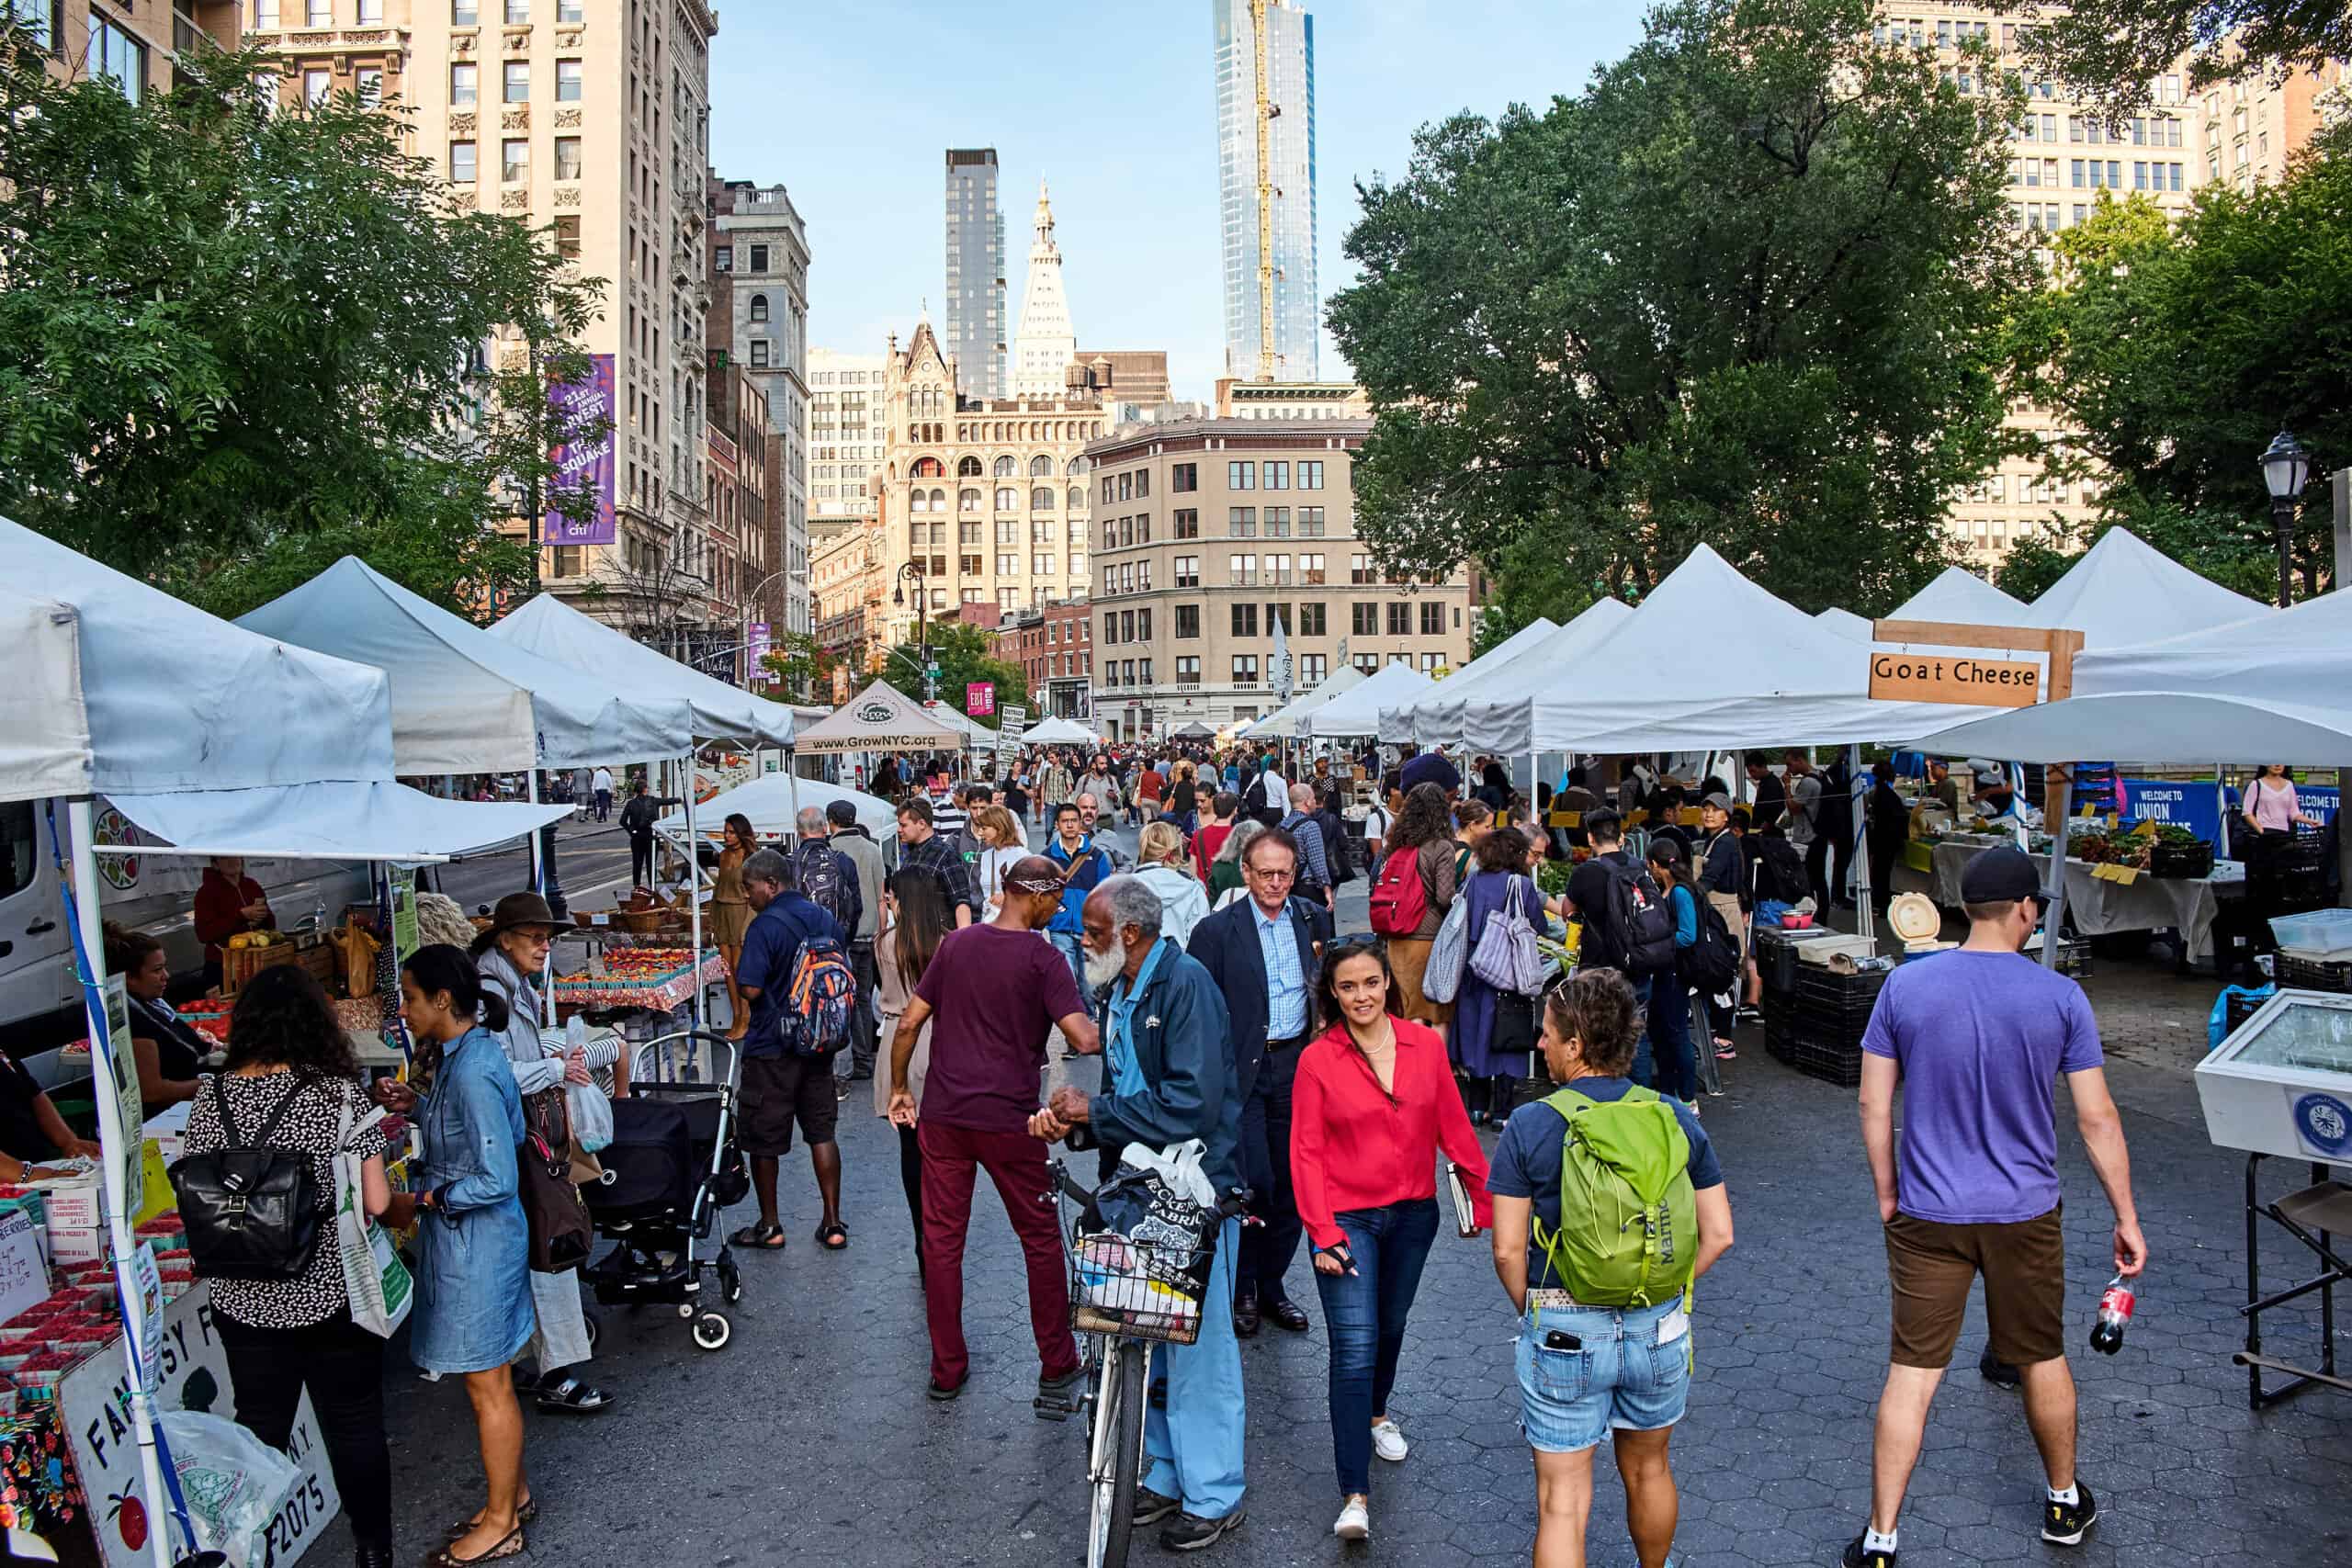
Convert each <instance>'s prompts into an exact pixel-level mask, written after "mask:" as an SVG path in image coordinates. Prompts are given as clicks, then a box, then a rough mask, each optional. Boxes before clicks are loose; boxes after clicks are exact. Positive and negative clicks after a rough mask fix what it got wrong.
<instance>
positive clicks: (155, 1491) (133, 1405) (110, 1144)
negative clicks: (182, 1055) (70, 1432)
mask: <svg viewBox="0 0 2352 1568" xmlns="http://www.w3.org/2000/svg"><path fill="white" fill-rule="evenodd" d="M65 813H66V816H65V821H66V833H67V835H68V836H69V838H70V839H71V840H72V844H73V854H74V924H75V927H76V935H77V936H78V937H79V939H80V945H81V949H82V953H83V957H84V962H85V964H87V965H88V969H89V984H88V985H87V986H85V987H84V988H83V993H82V994H83V997H84V998H85V1011H86V1012H87V1013H88V1015H89V1021H90V1072H91V1083H90V1087H91V1089H92V1090H93V1093H92V1095H91V1098H92V1099H94V1100H96V1101H97V1102H98V1142H99V1144H100V1145H103V1149H104V1152H103V1153H102V1154H101V1156H99V1175H100V1176H101V1178H102V1179H103V1180H104V1183H105V1191H106V1198H107V1231H108V1233H109V1235H108V1240H109V1242H110V1244H111V1247H112V1250H113V1253H114V1275H115V1288H116V1290H117V1292H119V1294H120V1295H121V1297H122V1316H123V1322H124V1325H125V1326H126V1327H127V1328H128V1329H129V1332H127V1333H125V1334H124V1335H123V1338H122V1356H123V1360H124V1361H125V1363H126V1364H127V1365H128V1366H129V1368H130V1377H129V1380H128V1386H129V1389H130V1424H131V1429H132V1431H133V1432H134V1433H135V1434H136V1435H137V1437H138V1439H139V1481H140V1484H141V1486H142V1487H143V1488H144V1489H145V1491H146V1494H147V1506H148V1511H149V1514H150V1516H151V1517H153V1520H154V1526H153V1530H152V1531H151V1532H150V1534H149V1536H148V1541H149V1543H150V1545H151V1546H152V1548H153V1557H154V1562H155V1568H170V1564H171V1562H172V1551H171V1535H172V1529H171V1519H172V1517H173V1512H172V1506H171V1495H170V1494H168V1493H166V1492H165V1491H164V1468H163V1462H162V1461H161V1459H160V1458H159V1457H158V1455H157V1453H156V1450H155V1403H154V1395H153V1392H152V1391H151V1390H149V1388H148V1387H147V1382H146V1375H145V1373H144V1371H142V1370H141V1367H140V1364H139V1341H140V1340H141V1338H143V1337H145V1336H146V1335H148V1334H149V1333H151V1332H161V1330H160V1327H157V1326H154V1325H149V1324H148V1323H147V1321H146V1319H145V1316H144V1314H143V1313H142V1311H141V1303H140V1296H139V1291H138V1289H137V1287H136V1286H134V1285H133V1284H132V1283H131V1278H130V1258H131V1255H132V1253H133V1252H134V1251H135V1250H136V1249H137V1247H138V1242H137V1239H136V1238H135V1237H134V1236H133V1235H131V1230H130V1213H128V1211H127V1209H126V1208H125V1200H126V1199H127V1198H128V1197H129V1194H128V1193H127V1192H126V1191H125V1190H124V1188H123V1177H122V1172H123V1160H124V1154H125V1151H126V1150H128V1149H130V1147H132V1146H133V1145H132V1143H131V1140H132V1139H134V1138H142V1137H143V1135H144V1133H143V1129H141V1128H138V1127H125V1126H124V1125H123V1124H122V1107H121V1103H120V1102H119V1100H117V1098H116V1096H115V1093H114V1085H113V1083H112V1082H111V1081H109V1080H110V1079H111V1078H112V1077H113V1072H112V1068H111V1066H110V1065H109V1058H110V1057H111V1055H112V1049H111V1045H110V1043H109V1042H110V1041H111V1039H112V1036H111V1035H110V1033H109V1032H108V1031H107V1016H106V1003H105V984H106V960H105V953H106V928H105V923H104V919H103V917H102V916H101V915H100V913H99V910H98V857H97V854H96V852H95V851H94V850H93V849H92V847H91V846H92V844H93V842H94V840H93V839H92V836H91V823H90V815H91V814H90V797H89V796H88V795H82V796H79V797H78V798H76V799H74V800H73V801H71V802H69V803H68V804H67V806H66V808H65ZM189 1544H190V1546H191V1547H193V1546H194V1544H195V1543H194V1542H192V1541H191V1542H190V1543H189Z"/></svg>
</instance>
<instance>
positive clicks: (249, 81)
mask: <svg viewBox="0 0 2352 1568" xmlns="http://www.w3.org/2000/svg"><path fill="white" fill-rule="evenodd" d="M43 61H44V56H43V55H42V54H41V53H40V51H37V50H34V49H32V48H30V47H28V44H27V42H26V35H25V34H23V33H22V32H21V31H18V32H0V126H5V127H6V130H5V133H0V513H6V515H9V516H12V517H15V518H17V519H18V520H20V521H22V522H23V523H25V524H26V525H28V526H30V527H33V528H36V529H39V530H40V531H41V532H42V533H45V534H48V535H51V536H53V537H55V538H57V539H59V540H61V541H62V542H64V543H66V544H69V545H71V546H73V547H74V548H76V549H79V550H82V551H85V552H86V553H88V554H90V555H92V556H94V557H96V558H98V559H100V560H102V561H105V562H107V564H109V565H112V566H115V567H117V568H119V569H120V570H126V571H129V572H131V573H133V574H135V575H138V576H140V577H142V578H144V579H147V580H149V581H154V582H156V583H158V584H159V585H160V586H164V587H166V588H169V589H171V590H172V591H174V592H178V593H180V594H182V595H183V596H185V597H189V598H192V599H195V600H197V601H198V603H200V604H204V605H205V607H207V608H208V609H211V610H214V611H216V612H217V613H220V614H222V615H236V614H238V613H240V612H242V611H243V610H245V609H249V608H251V607H253V606H254V605H255V604H260V603H262V602H263V601H266V600H267V599H269V598H271V597H274V596H275V595H277V593H280V592H284V591H285V590H286V589H287V588H288V587H290V586H292V585H294V584H295V583H297V582H299V581H303V580H304V579H306V578H308V577H310V576H311V575H313V574H315V572H316V571H317V570H321V569H322V568H323V567H324V566H326V565H327V564H329V563H331V562H332V561H334V559H335V558H337V557H339V556H341V555H344V554H345V553H349V554H355V555H357V556H359V557H360V558H363V559H365V560H367V561H368V562H369V563H370V564H371V565H374V566H377V567H378V568H379V569H380V570H383V571H384V572H385V573H386V574H387V575H388V576H390V577H392V578H394V579H395V580H396V581H400V582H401V583H402V584H403V585H404V586H407V587H409V588H411V589H413V590H414V591H415V592H419V593H421V594H423V595H424V596H425V597H427V598H430V599H433V600H434V601H435V602H436V603H440V604H451V605H455V606H458V607H460V608H463V609H466V610H468V611H472V612H477V613H486V612H487V611H488V609H489V607H490V604H491V601H492V598H493V597H494V595H495V594H496V593H497V592H499V591H501V590H509V591H511V590H515V589H518V588H522V587H525V586H526V585H527V584H528V583H529V582H530V581H531V579H532V576H533V573H532V570H531V566H532V560H533V548H534V547H533V546H531V545H529V544H527V543H526V542H525V541H524V539H523V538H520V537H516V538H509V537H502V536H500V535H499V534H498V533H497V531H496V525H497V524H499V523H500V522H501V521H503V520H506V519H510V518H515V517H516V516H518V515H519V516H525V517H535V516H536V515H537V513H539V512H540V511H541V510H542V509H552V510H556V511H560V512H562V513H565V514H566V515H570V516H584V515H585V514H586V513H587V509H588V506H589V504H590V502H589V498H588V497H587V496H586V495H585V494H584V493H582V492H581V491H577V490H576V489H571V490H566V489H559V488H558V487H557V486H556V482H555V480H556V476H555V470H554V468H553V466H552V464H551V463H550V461H549V458H548V453H549V450H550V448H551V447H552V446H554V445H555V444H557V443H558V442H560V441H561V440H563V439H565V438H566V437H567V436H569V437H572V438H577V439H593V438H594V437H595V436H597V435H599V434H602V430H601V429H600V428H598V425H591V424H570V423H566V422H565V420H564V418H563V416H561V415H560V414H558V413H556V412H553V411H552V410H551V409H550V406H549V398H548V385H549V383H550V382H555V381H571V380H575V379H578V378H581V377H582V376H584V375H585V374H586V372H587V364H586V361H585V359H584V357H583V356H582V355H580V354H579V353H577V352H576V351H574V350H573V349H572V348H571V347H570V346H569V345H570V344H571V343H572V342H574V341H576V339H577V337H578V335H579V334H580V333H582V331H584V330H585V329H586V327H587V326H588V324H589V323H590V321H593V320H594V314H595V311H596V310H597V301H598V299H600V297H601V294H602V291H603V286H602V284H601V283H597V282H594V281H586V280H582V279H579V278H578V277H576V276H574V275H573V269H572V268H571V265H570V264H569V263H568V262H566V261H565V260H564V259H563V258H561V257H560V256H559V255H558V254H557V253H556V252H555V250H554V249H553V248H552V247H551V246H550V245H549V244H548V242H547V239H546V238H545V236H543V235H541V234H537V233H534V232H533V231H531V230H529V229H528V228H527V227H526V226H525V225H523V224H521V223H519V222H516V221H515V220H510V219H506V218H502V217H498V216H495V215H491V214H484V213H480V212H475V211H473V210H470V209H469V208H467V207H465V206H463V205H462V204H461V203H459V202H458V201H457V200H455V199H453V198H452V197H451V196H450V194H449V193H448V191H447V187H446V186H444V184H443V183H442V181H441V180H440V179H439V178H438V177H437V175H436V173H435V170H434V169H433V168H432V167H431V166H430V165H428V164H425V163H424V162H422V161H420V160H418V159H414V158H412V157H409V156H407V155H406V154H405V153H403V152H401V149H400V141H399V139H400V136H401V119H400V118H399V116H398V115H397V114H396V113H395V112H394V111H391V110H387V109H384V108H380V107H371V106H368V105H365V104H362V103H361V102H360V101H359V100H358V99H357V98H356V97H355V96H352V95H350V94H343V95H339V96H335V97H334V98H331V99H329V100H327V101H325V102H322V103H320V104H317V105H314V106H309V107H301V106H288V107H277V106H275V105H274V104H272V105H271V106H270V107H266V108H265V107H264V106H263V103H262V101H261V98H260V96H259V95H258V94H257V93H256V90H255V87H254V81H255V77H256V75H257V74H258V73H273V75H272V82H273V85H274V67H272V66H271V65H270V62H267V61H266V59H265V58H264V57H263V56H261V55H259V54H257V53H245V54H240V55H226V54H222V53H220V52H219V51H212V50H209V49H203V50H198V51H191V52H189V53H186V54H183V55H181V56H180V57H179V58H178V60H177V62H176V63H175V78H176V80H175V85H174V86H173V87H172V88H171V89H170V90H169V91H168V92H164V93H156V92H150V93H148V94H146V95H145V96H143V97H142V99H141V101H140V102H138V103H132V102H130V100H129V99H127V98H125V97H124V96H123V95H122V93H121V92H120V91H119V90H118V89H117V88H116V86H115V85H113V83H112V82H110V81H108V80H107V79H105V78H103V77H101V78H98V79H96V80H84V81H75V82H63V83H61V82H54V81H51V80H50V79H49V77H48V76H47V74H46V73H45V72H44V70H43ZM601 423H604V422H602V421H599V422H598V424H599V425H600V424H601ZM515 532H516V533H518V534H523V533H525V532H526V531H525V530H522V529H520V528H517V529H516V530H515Z"/></svg>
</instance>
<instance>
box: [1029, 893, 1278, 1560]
mask: <svg viewBox="0 0 2352 1568" xmlns="http://www.w3.org/2000/svg"><path fill="white" fill-rule="evenodd" d="M1080 918H1081V920H1082V923H1083V927H1084V932H1085V936H1084V958H1083V962H1084V973H1085V977H1086V983H1087V985H1088V986H1089V987H1091V988H1093V989H1098V990H1103V991H1104V1007H1103V1015H1102V1016H1103V1026H1102V1029H1103V1032H1102V1040H1103V1081H1102V1089H1101V1092H1099V1093H1097V1094H1092V1095H1089V1094H1087V1093H1086V1092H1085V1091H1084V1090H1083V1089H1077V1088H1073V1087H1070V1086H1068V1085H1065V1086H1064V1087H1062V1088H1060V1089H1056V1090H1055V1091H1054V1094H1053V1098H1052V1100H1050V1101H1049V1102H1048V1103H1047V1105H1046V1109H1044V1110H1043V1111H1038V1112H1037V1114H1036V1115H1035V1117H1033V1118H1031V1120H1030V1122H1029V1130H1030V1132H1031V1133H1033V1134H1035V1135H1036V1136H1038V1137H1040V1138H1044V1139H1046V1140H1048V1141H1050V1140H1053V1139H1057V1138H1062V1137H1066V1136H1068V1135H1069V1132H1070V1130H1071V1129H1072V1128H1073V1127H1077V1126H1080V1125H1086V1126H1089V1127H1091V1129H1092V1130H1093V1135H1094V1137H1095V1140H1096V1141H1097V1142H1098V1143H1099V1144H1100V1145H1101V1147H1102V1150H1103V1174H1104V1175H1105V1176H1108V1175H1109V1174H1110V1172H1111V1170H1112V1168H1114V1166H1115V1165H1116V1164H1117V1162H1118V1158H1119V1153H1120V1151H1121V1150H1122V1149H1124V1148H1125V1147H1126V1145H1129V1144H1142V1145H1146V1146H1148V1147H1149V1148H1153V1149H1159V1148H1164V1147H1166V1146H1167V1145H1170V1144H1179V1143H1183V1142H1186V1141H1188V1140H1190V1139H1193V1138H1198V1139H1200V1140H1201V1142H1202V1143H1203V1144H1204V1145H1205V1150H1204V1155H1203V1158H1202V1167H1203V1169H1204V1171H1205V1172H1206V1174H1207V1176H1208V1179H1209V1181H1210V1182H1211V1184H1212V1185H1214V1186H1215V1187H1216V1190H1217V1191H1218V1192H1219V1193H1220V1194H1223V1193H1227V1192H1229V1191H1231V1190H1233V1189H1234V1188H1236V1187H1238V1185H1239V1184H1240V1180H1241V1175H1240V1162H1239V1154H1238V1147H1239V1144H1240V1136H1241V1101H1242V1096H1241V1089H1240V1084H1239V1080H1238V1077H1237V1075H1236V1072H1235V1066H1234V1057H1233V1042H1232V1036H1231V1033H1230V1030H1229V1027H1228V1023H1227V1018H1226V1011H1225V998H1224V997H1223V996H1222V995H1221V994H1220V993H1219V992H1218V990H1217V987H1216V982H1215V981H1214V980H1212V979H1210V978H1209V973H1208V971H1207V970H1205V969H1204V968H1202V967H1201V965H1200V963H1199V961H1198V960H1196V959H1194V958H1193V957H1192V956H1191V955H1190V954H1189V953H1185V951H1184V950H1183V949H1182V947H1181V946H1179V945H1178V944H1177V942H1176V941H1175V940H1174V939H1173V938H1172V937H1166V936H1163V935H1161V934H1160V929H1159V926H1160V908H1159V895H1158V894H1157V893H1154V892H1153V891H1152V890H1151V887H1150V886H1149V884H1148V883H1146V882H1144V881H1143V880H1142V879H1140V878H1138V877H1134V876H1114V877H1112V878H1110V879H1109V880H1108V881H1106V882H1104V883H1103V885H1102V886H1099V887H1097V888H1096V889H1095V890H1094V891H1093V892H1092V893H1091V894H1090V895H1089V896H1088V897H1087V899H1086V903H1085V905H1084V907H1083V908H1082V909H1081V910H1080ZM1240 1228H1241V1222H1240V1220H1239V1218H1238V1216H1236V1217H1232V1218H1228V1219H1227V1220H1226V1221H1225V1223H1224V1224H1223V1226H1222V1227H1221V1228H1220V1229H1219V1231H1218V1233H1217V1242H1216V1262H1215V1264H1214V1266H1213V1268H1212V1269H1211V1271H1210V1274H1209V1280H1208V1289H1207V1292H1206V1294H1205V1295H1204V1297H1203V1299H1202V1303H1201V1330H1200V1337H1199V1338H1197V1339H1196V1340H1194V1341H1193V1343H1192V1344H1190V1345H1167V1346H1164V1347H1162V1348H1161V1350H1160V1360H1161V1363H1162V1364H1163V1365H1164V1366H1165V1367H1166V1368H1167V1370H1168V1396H1167V1401H1166V1408H1165V1409H1162V1408H1161V1407H1160V1406H1159V1405H1157V1404H1155V1405H1153V1406H1152V1407H1151V1409H1150V1411H1149V1413H1148V1416H1147V1417H1146V1419H1145V1424H1144V1451H1145V1454H1146V1456H1147V1458H1148V1464H1147V1466H1146V1468H1145V1471H1144V1474H1143V1482H1142V1486H1141V1489H1140V1490H1139V1491H1138V1492H1137V1494H1136V1515H1135V1522H1136V1524H1138V1525H1146V1524H1150V1523H1152V1522H1154V1521H1156V1520H1159V1519H1162V1518H1165V1517H1168V1516H1169V1515H1170V1514H1174V1515H1176V1516H1177V1517H1176V1519H1175V1521H1174V1522H1173V1523H1172V1524H1170V1526H1169V1527H1168V1528H1167V1529H1164V1530H1162V1531H1161V1532H1160V1538H1159V1540H1160V1544H1161V1545H1162V1546H1164V1547H1166V1548H1168V1549H1169V1550H1170V1551H1198V1550H1199V1549H1201V1548H1203V1547H1206V1546H1212V1545H1214V1544H1216V1542H1217V1541H1218V1540H1221V1539H1222V1538H1223V1537H1224V1536H1225V1535H1226V1534H1227V1532H1229V1531H1231V1530H1233V1529H1236V1528H1238V1526H1239V1525H1240V1523H1241V1519H1242V1509H1241V1498H1242V1493H1243V1491H1244V1481H1243V1474H1242V1394H1241V1347H1240V1342H1239V1341H1238V1340H1237V1339H1236V1338H1235V1337H1234V1333H1233V1270H1234V1265H1235V1252H1236V1249H1237V1247H1238V1245H1239V1238H1240Z"/></svg>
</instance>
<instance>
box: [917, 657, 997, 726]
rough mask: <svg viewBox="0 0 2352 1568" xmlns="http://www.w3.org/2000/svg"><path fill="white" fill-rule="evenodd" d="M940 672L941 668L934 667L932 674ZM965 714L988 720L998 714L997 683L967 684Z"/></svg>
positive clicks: (965, 689) (974, 682)
mask: <svg viewBox="0 0 2352 1568" xmlns="http://www.w3.org/2000/svg"><path fill="white" fill-rule="evenodd" d="M938 672H939V667H938V666H937V665H935V664H934V665H933V666H932V673H933V674H937V673H938ZM964 712H965V714H966V715H967V716H969V717H972V718H988V717H990V716H993V715H994V714H995V712H996V682H994V681H967V682H965V684H964Z"/></svg>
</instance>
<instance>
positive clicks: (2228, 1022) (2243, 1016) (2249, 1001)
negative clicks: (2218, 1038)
mask: <svg viewBox="0 0 2352 1568" xmlns="http://www.w3.org/2000/svg"><path fill="white" fill-rule="evenodd" d="M2277 994H2278V993H2277V992H2276V991H2266V992H2265V993H2264V994H2263V995H2261V996H2258V997H2246V996H2234V997H2231V998H2228V999H2227V1000H2226V1001H2224V1002H2223V1003H2222V1038H2223V1039H2225V1040H2226V1039H2227V1038H2229V1037H2230V1036H2231V1035H2233V1034H2235V1033H2236V1032H2238V1030H2239V1028H2240V1027H2241V1026H2243V1025H2244V1024H2245V1021H2246V1020H2247V1019H2250V1018H2252V1017H2253V1016H2254V1015H2255V1014H2256V1013H2257V1012H2260V1011H2261V1010H2262V1005H2263V1003H2265V1002H2267V1001H2268V1000H2269V999H2270V998H2272V997H2273V996H2276V995H2277Z"/></svg>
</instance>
